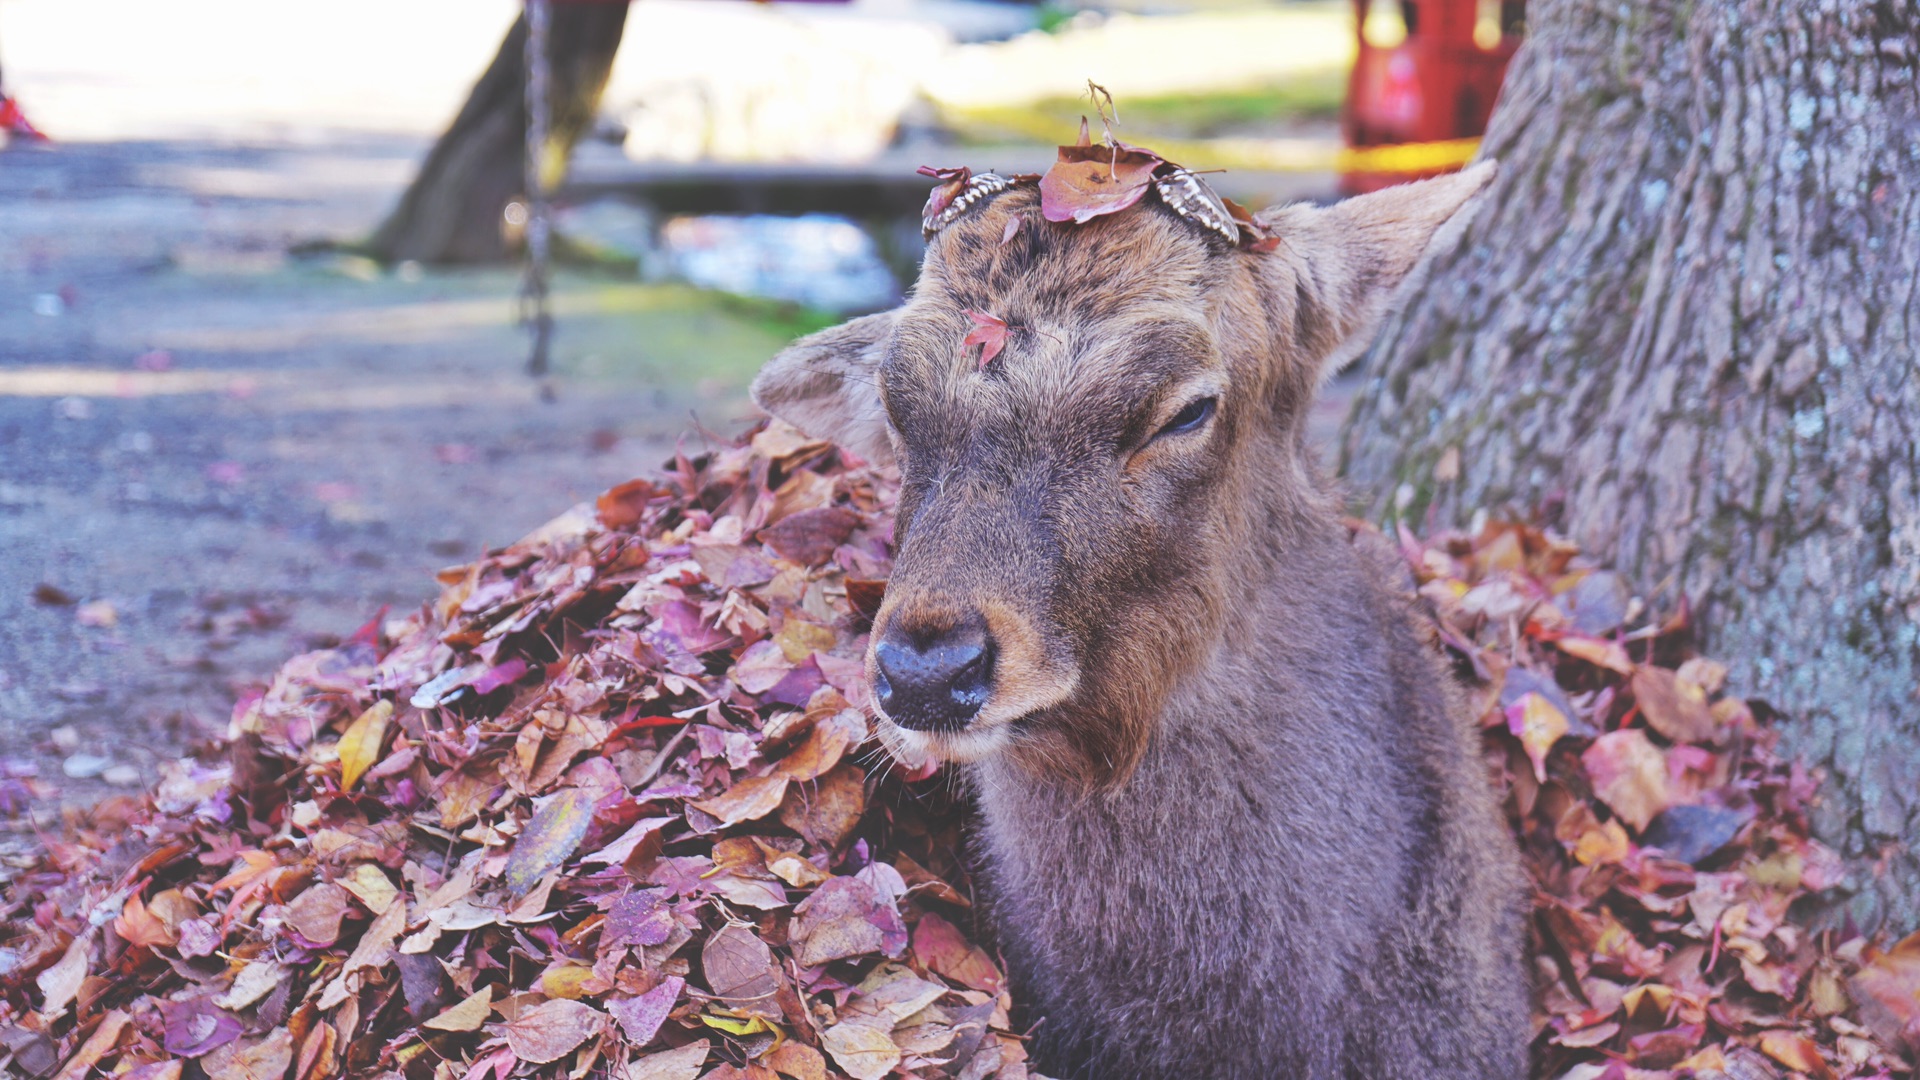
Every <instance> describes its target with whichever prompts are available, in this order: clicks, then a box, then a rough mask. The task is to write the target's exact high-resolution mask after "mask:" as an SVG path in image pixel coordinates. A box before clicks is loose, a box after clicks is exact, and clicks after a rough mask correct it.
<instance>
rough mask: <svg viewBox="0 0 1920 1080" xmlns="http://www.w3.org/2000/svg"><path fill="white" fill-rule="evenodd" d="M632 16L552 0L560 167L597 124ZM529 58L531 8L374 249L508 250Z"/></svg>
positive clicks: (465, 256)
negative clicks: (507, 223)
mask: <svg viewBox="0 0 1920 1080" xmlns="http://www.w3.org/2000/svg"><path fill="white" fill-rule="evenodd" d="M626 23H627V4H626V3H625V2H624V0H619V2H614V3H605V2H598V3H563V4H555V5H553V15H552V23H551V25H550V27H549V29H548V37H547V56H548V65H549V69H550V71H551V80H552V81H551V83H550V86H551V89H552V106H551V108H552V117H553V119H552V123H551V127H550V128H549V137H548V147H549V149H548V151H547V153H548V157H549V159H550V160H551V161H552V162H554V163H555V166H556V167H555V169H554V171H555V172H556V173H558V172H559V171H560V170H561V169H562V168H564V165H565V162H566V161H567V159H568V158H569V157H570V156H571V154H572V152H573V147H574V144H575V143H577V142H579V141H580V137H581V136H582V135H583V134H585V133H586V132H587V130H588V129H589V128H590V127H591V126H592V125H593V121H594V116H595V114H596V112H597V111H598V109H599V107H600V95H601V93H602V92H603V91H604V90H605V89H606V86H607V76H608V74H609V73H610V72H611V71H612V69H613V57H614V54H615V53H616V52H617V51H618V50H619V48H620V37H621V33H622V31H623V30H624V29H625V27H626ZM526 55H527V19H526V16H525V15H522V16H521V17H520V18H518V19H516V20H514V23H513V26H512V27H511V28H510V29H509V30H508V31H507V36H506V40H504V41H502V42H501V43H500V51H499V52H498V53H497V54H495V56H494V58H493V63H492V64H490V65H488V67H487V70H486V73H485V74H483V75H481V76H480V80H479V81H478V82H477V83H475V84H474V87H473V91H472V93H470V94H469V95H468V96H467V102H466V104H465V105H464V106H462V107H461V109H460V112H459V115H457V116H455V117H454V120H453V123H452V124H451V125H450V126H449V127H448V128H447V130H446V131H445V132H444V133H443V134H442V135H441V136H440V139H439V141H438V142H436V143H435V144H434V146H433V149H432V151H430V152H429V153H428V154H427V159H426V161H425V163H423V164H422V165H421V167H420V172H419V173H418V174H417V175H415V177H414V179H413V183H412V184H410V185H409V186H408V187H407V192H406V194H405V195H403V196H402V197H401V199H400V203H399V205H398V206H396V207H395V208H394V210H393V213H392V214H390V215H389V216H388V217H387V219H386V221H385V222H383V223H382V224H381V225H380V227H379V228H378V229H377V230H375V232H374V234H373V236H372V238H371V239H370V240H369V241H368V242H367V248H368V253H369V254H371V255H373V256H374V257H375V258H377V259H379V260H381V261H382V262H388V263H394V262H400V261H402V260H405V259H413V260H416V261H419V262H425V263H474V262H493V261H497V260H499V259H502V258H504V257H505V256H506V254H507V249H508V246H509V244H508V233H507V230H506V229H505V228H503V213H504V211H505V209H506V207H507V204H508V203H510V202H512V201H513V200H514V199H515V198H516V197H517V196H519V195H520V194H521V193H522V191H521V189H522V188H524V187H525V184H524V183H523V182H522V177H524V176H525V171H524V170H525V166H526V137H527V134H526V133H527V108H526ZM557 179H558V176H557V175H556V176H554V177H552V178H551V179H550V180H549V183H550V184H551V182H552V181H553V180H557Z"/></svg>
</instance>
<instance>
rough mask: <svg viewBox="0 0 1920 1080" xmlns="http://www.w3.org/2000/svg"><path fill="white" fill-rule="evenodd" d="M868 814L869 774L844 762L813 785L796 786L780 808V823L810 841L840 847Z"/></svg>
mask: <svg viewBox="0 0 1920 1080" xmlns="http://www.w3.org/2000/svg"><path fill="white" fill-rule="evenodd" d="M866 812H867V774H866V773H864V772H862V771H861V770H860V767H859V766H857V765H855V764H853V763H852V762H848V761H843V762H841V763H840V764H839V765H836V766H834V767H833V768H832V769H831V770H829V771H828V772H827V773H826V775H824V776H822V777H820V779H819V780H817V781H815V782H813V783H809V784H795V785H794V786H793V789H792V790H791V791H789V792H788V793H787V799H786V803H785V805H783V806H782V807H781V808H780V823H781V824H782V825H785V826H786V827H787V828H789V829H792V830H793V831H794V832H797V833H799V834H800V835H801V836H804V837H806V838H807V839H808V840H811V841H813V842H814V843H817V844H819V845H821V846H822V847H827V848H838V847H839V846H840V845H841V843H842V842H844V841H845V840H846V839H847V837H848V836H849V835H851V834H852V832H853V830H854V827H855V826H857V825H859V824H860V817H861V815H863V814H865V813H866Z"/></svg>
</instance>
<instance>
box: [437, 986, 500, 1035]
mask: <svg viewBox="0 0 1920 1080" xmlns="http://www.w3.org/2000/svg"><path fill="white" fill-rule="evenodd" d="M492 1013H493V987H491V986H483V987H481V988H480V989H478V990H475V991H474V992H473V994H472V996H470V997H468V998H467V999H466V1000H465V1001H462V1002H461V1003H460V1004H458V1005H455V1006H453V1007H452V1008H450V1009H447V1010H446V1011H444V1012H442V1013H440V1014H439V1015H437V1016H435V1017H434V1018H433V1019H431V1020H428V1021H426V1022H424V1023H422V1024H421V1025H420V1026H421V1027H423V1028H428V1029H430V1030H433V1031H479V1030H480V1025H481V1024H484V1023H486V1022H487V1017H488V1016H490V1015H492Z"/></svg>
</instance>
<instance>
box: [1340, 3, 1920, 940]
mask: <svg viewBox="0 0 1920 1080" xmlns="http://www.w3.org/2000/svg"><path fill="white" fill-rule="evenodd" d="M1530 14H1531V16H1532V32H1533V37H1532V39H1531V41H1530V42H1529V43H1528V45H1527V46H1526V48H1525V49H1523V51H1522V52H1521V54H1520V56H1519V57H1517V58H1516V61H1515V64H1514V68H1513V70H1512V72H1511V74H1510V76H1509V78H1508V83H1507V88H1506V90H1505V92H1504V98H1503V100H1502V102H1501V104H1500V106H1499V108H1498V109H1497V110H1496V112H1495V116H1494V120H1493V127H1492V130H1491V131H1490V132H1489V134H1488V137H1487V140H1486V144H1485V149H1484V150H1483V155H1485V156H1490V157H1495V158H1498V159H1500V160H1501V162H1502V174H1501V177H1500V179H1499V180H1498V181H1497V183H1496V185H1495V187H1494V188H1493V189H1492V190H1491V191H1490V193H1489V195H1488V205H1487V206H1486V207H1485V209H1483V210H1482V212H1481V213H1480V215H1479V216H1478V217H1477V218H1476V219H1475V221H1474V222H1473V224H1472V225H1471V226H1470V227H1469V228H1468V230H1467V231H1466V233H1465V234H1464V235H1463V236H1462V237H1461V238H1460V240H1459V242H1458V243H1457V244H1456V245H1454V246H1452V247H1450V248H1449V249H1448V250H1446V251H1443V252H1439V253H1436V258H1435V260H1434V262H1433V264H1432V265H1431V267H1430V269H1429V271H1428V273H1427V276H1426V279H1425V280H1424V282H1423V283H1422V284H1421V287H1420V288H1419V290H1418V291H1417V292H1416V293H1415V294H1414V295H1413V296H1412V298H1411V299H1410V301H1409V304H1408V306H1407V308H1406V310H1405V311H1404V312H1402V313H1401V314H1400V315H1399V316H1397V317H1396V318H1395V319H1394V320H1393V321H1391V322H1390V323H1389V324H1388V325H1387V326H1386V327H1385V328H1384V329H1383V331H1382V333H1381V335H1380V337H1379V339H1378V340H1377V341H1376V342H1375V343H1374V347H1373V350H1372V351H1371V353H1370V354H1369V355H1368V357H1367V359H1366V361H1365V362H1366V363H1367V364H1368V366H1369V367H1368V379H1367V382H1366V385H1365V388H1364V390H1363V392H1362V394H1361V396H1360V398H1359V400H1358V401H1357V402H1356V405H1355V409H1354V412H1353V414H1352V416H1351V417H1350V418H1349V421H1348V425H1347V428H1346V430H1345V432H1344V434H1343V437H1342V448H1341V464H1342V468H1343V470H1344V472H1345V473H1346V475H1347V476H1348V478H1349V480H1350V482H1351V483H1352V484H1353V486H1354V489H1355V490H1356V491H1357V492H1358V493H1360V496H1361V497H1362V498H1363V499H1366V500H1368V501H1369V502H1370V504H1371V507H1372V510H1373V511H1374V512H1375V514H1376V515H1377V516H1382V517H1384V516H1391V515H1393V514H1395V513H1401V514H1405V515H1408V516H1412V517H1414V518H1416V519H1419V520H1421V521H1428V520H1430V521H1432V522H1435V523H1454V524H1461V523H1464V522H1465V520H1466V519H1467V518H1469V517H1470V516H1471V515H1472V514H1473V513H1474V512H1475V511H1476V510H1477V509H1479V508H1483V507H1485V508H1490V509H1491V510H1493V511H1496V512H1500V511H1505V512H1510V513H1515V514H1533V513H1544V514H1546V515H1548V516H1549V517H1551V518H1553V519H1555V520H1557V521H1558V523H1559V524H1560V525H1561V526H1562V527H1563V528H1564V529H1565V530H1566V531H1567V532H1569V533H1571V534H1572V535H1573V536H1575V537H1576V538H1577V539H1579V540H1580V541H1581V542H1582V543H1583V544H1584V545H1586V546H1587V547H1588V548H1589V549H1590V550H1593V551H1596V552H1599V553H1601V554H1603V555H1604V556H1606V557H1608V558H1610V559H1612V560H1613V561H1614V562H1616V563H1617V564H1618V565H1619V566H1620V567H1621V568H1622V569H1623V570H1625V571H1626V572H1628V573H1629V574H1631V575H1632V576H1633V577H1634V578H1635V579H1636V580H1638V581H1640V582H1642V583H1643V584H1644V585H1645V587H1646V588H1647V589H1648V591H1649V593H1650V595H1655V596H1656V597H1657V600H1658V602H1664V603H1667V604H1671V603H1673V602H1674V601H1676V600H1677V598H1678V597H1679V596H1680V595H1681V594H1683V593H1684V594H1685V595H1686V596H1688V597H1689V598H1690V599H1691V600H1692V602H1693V603H1694V604H1695V605H1696V606H1697V608H1698V610H1699V612H1700V615H1701V618H1702V626H1703V632H1704V638H1705V640H1704V645H1705V647H1706V648H1707V649H1709V650H1710V651H1711V652H1712V653H1713V654H1714V655H1715V656H1717V657H1719V658H1721V659H1723V660H1724V661H1726V662H1727V663H1728V664H1729V665H1730V667H1731V669H1732V677H1733V679H1734V680H1735V685H1737V686H1740V687H1743V688H1744V690H1745V692H1746V693H1748V694H1750V695H1752V696H1756V697H1761V698H1764V699H1766V700H1767V701H1768V702H1769V703H1770V704H1772V705H1774V706H1775V707H1776V708H1778V709H1779V710H1780V711H1781V712H1782V713H1783V714H1785V715H1784V718H1783V719H1782V720H1781V721H1780V723H1781V726H1782V728H1783V730H1784V732H1785V736H1786V739H1787V744H1788V747H1789V749H1791V750H1793V751H1795V752H1798V753H1799V754H1801V755H1803V756H1804V757H1805V758H1806V760H1807V761H1808V762H1809V763H1810V764H1812V765H1815V766H1818V767H1820V768H1822V769H1824V770H1826V772H1827V774H1828V782H1827V783H1826V784H1825V785H1824V787H1823V793H1822V803H1821V805H1820V807H1819V808H1818V809H1817V811H1816V813H1815V825H1816V829H1817V831H1818V832H1819V834H1820V835H1821V836H1822V837H1823V838H1824V839H1826V840H1827V841H1828V842H1829V843H1831V844H1833V845H1834V846H1835V847H1837V848H1838V849H1840V850H1841V851H1842V852H1843V853H1844V854H1845V855H1847V856H1848V857H1849V859H1850V860H1851V865H1852V873H1851V876H1850V880H1849V883H1848V886H1847V888H1846V889H1844V890H1843V891H1842V893H1841V894H1840V895H1838V896H1837V897H1836V902H1837V904H1838V907H1837V908H1836V910H1840V909H1844V910H1845V911H1847V912H1848V913H1851V914H1852V915H1853V916H1855V918H1856V919H1857V920H1859V921H1860V922H1861V923H1863V924H1864V925H1867V926H1879V925H1883V924H1884V925H1888V926H1891V927H1893V928H1897V929H1910V928H1913V927H1915V926H1920V698H1917V696H1916V688H1917V687H1920V629H1917V628H1920V450H1916V436H1920V377H1916V376H1920V360H1916V351H1917V346H1920V340H1917V339H1920V300H1917V299H1916V298H1917V297H1920V290H1917V288H1916V282H1920V78H1917V77H1916V76H1917V74H1920V70H1917V69H1920V15H1917V14H1916V7H1915V5H1913V4H1911V3H1902V2H1891V0H1889V2H1883V3H1862V2H1843V0H1830V2H1827V3H1821V4H1807V3H1799V2H1795V0H1745V2H1740V0H1697V2H1695V3H1691V4H1676V3H1658V2H1637V3H1625V4H1615V3H1599V2H1596V0H1544V2H1541V3H1538V4H1536V5H1533V6H1532V7H1531V8H1530ZM1449 449H1452V450H1455V451H1457V452H1458V469H1457V470H1452V469H1449V470H1446V472H1447V473H1455V472H1457V475H1455V476H1454V477H1453V478H1452V479H1448V480H1441V479H1438V478H1436V476H1435V472H1434V470H1435V466H1436V464H1437V463H1439V462H1440V460H1441V458H1442V456H1443V455H1445V454H1446V453H1447V451H1448V450H1449ZM1409 492H1410V493H1411V496H1412V497H1411V498H1410V499H1407V498H1405V497H1404V496H1405V495H1406V494H1407V493H1409ZM1403 504H1404V505H1403Z"/></svg>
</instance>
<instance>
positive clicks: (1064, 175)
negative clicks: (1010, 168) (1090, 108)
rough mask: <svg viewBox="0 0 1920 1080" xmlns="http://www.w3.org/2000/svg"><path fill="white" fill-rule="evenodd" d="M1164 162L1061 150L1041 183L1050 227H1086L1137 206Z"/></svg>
mask: <svg viewBox="0 0 1920 1080" xmlns="http://www.w3.org/2000/svg"><path fill="white" fill-rule="evenodd" d="M1165 161H1166V159H1165V158H1162V157H1161V156H1160V155H1158V154H1155V153H1153V152H1152V151H1148V150H1140V149H1136V148H1134V147H1128V146H1120V145H1114V146H1063V147H1061V148H1060V151H1059V159H1058V160H1057V161H1055V162H1054V163H1053V167H1052V168H1050V169H1048V170H1047V172H1046V175H1044V176H1042V177H1041V178H1040V213H1041V215H1042V216H1044V217H1045V218H1046V219H1047V220H1048V221H1071V222H1073V223H1075V224H1085V223H1086V222H1089V221H1092V220H1093V219H1094V218H1097V217H1099V216H1101V215H1102V214H1117V213H1119V212H1120V211H1122V210H1125V209H1126V208H1128V207H1130V206H1132V205H1134V204H1135V203H1137V202H1139V201H1140V200H1141V198H1142V197H1144V196H1145V195H1146V193H1147V191H1148V190H1149V189H1151V188H1152V187H1153V185H1154V170H1156V169H1158V168H1160V166H1161V165H1162V164H1164V163H1165Z"/></svg>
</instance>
